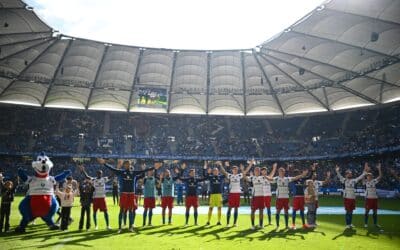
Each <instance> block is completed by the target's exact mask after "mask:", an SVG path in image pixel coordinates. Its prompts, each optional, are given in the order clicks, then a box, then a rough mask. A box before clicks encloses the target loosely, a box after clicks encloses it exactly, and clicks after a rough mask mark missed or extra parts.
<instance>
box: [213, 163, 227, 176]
mask: <svg viewBox="0 0 400 250" xmlns="http://www.w3.org/2000/svg"><path fill="white" fill-rule="evenodd" d="M216 164H217V166H219V169H220V170H221V173H222V174H223V175H225V176H226V177H228V172H226V170H225V168H224V166H223V165H222V162H220V161H217V162H216ZM225 166H226V167H229V161H226V162H225Z"/></svg>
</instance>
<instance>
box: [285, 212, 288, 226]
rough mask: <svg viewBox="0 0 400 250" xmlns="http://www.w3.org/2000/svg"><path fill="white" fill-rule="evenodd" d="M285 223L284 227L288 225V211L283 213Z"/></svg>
mask: <svg viewBox="0 0 400 250" xmlns="http://www.w3.org/2000/svg"><path fill="white" fill-rule="evenodd" d="M285 224H286V227H288V226H289V214H288V213H285Z"/></svg>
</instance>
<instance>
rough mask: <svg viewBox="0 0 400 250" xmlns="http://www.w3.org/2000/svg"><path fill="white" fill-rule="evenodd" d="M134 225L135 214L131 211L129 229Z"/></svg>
mask: <svg viewBox="0 0 400 250" xmlns="http://www.w3.org/2000/svg"><path fill="white" fill-rule="evenodd" d="M132 225H133V212H132V211H129V228H131V227H132Z"/></svg>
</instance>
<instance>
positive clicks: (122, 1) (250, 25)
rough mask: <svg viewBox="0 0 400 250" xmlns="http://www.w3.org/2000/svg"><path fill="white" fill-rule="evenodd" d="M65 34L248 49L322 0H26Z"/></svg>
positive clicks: (158, 45)
mask: <svg viewBox="0 0 400 250" xmlns="http://www.w3.org/2000/svg"><path fill="white" fill-rule="evenodd" d="M25 2H26V3H27V4H28V5H29V6H32V7H34V11H35V12H36V13H37V14H38V15H39V17H41V18H42V19H43V20H44V21H45V22H46V23H47V24H49V25H50V26H51V27H53V28H54V29H56V30H58V31H59V32H60V33H62V34H66V35H70V36H75V37H82V38H87V39H93V40H98V41H103V42H109V43H117V44H126V45H136V46H144V47H156V48H172V49H206V50H218V49H248V48H253V47H255V46H257V45H259V44H261V43H262V42H264V41H266V40H268V39H269V38H271V37H273V36H275V35H276V34H278V33H279V32H281V31H283V30H284V29H285V28H287V27H289V26H290V25H291V24H293V23H295V22H296V21H297V20H299V19H300V18H302V17H303V16H305V15H306V14H307V13H309V12H310V11H311V10H313V9H314V8H316V7H317V6H318V5H320V4H321V3H322V2H323V0H301V1H300V0H241V1H239V0H197V1H193V0H142V1H137V0H112V1H110V0H68V1H66V0H26V1H25Z"/></svg>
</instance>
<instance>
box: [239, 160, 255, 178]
mask: <svg viewBox="0 0 400 250" xmlns="http://www.w3.org/2000/svg"><path fill="white" fill-rule="evenodd" d="M253 166H254V160H251V161H250V162H249V165H247V167H246V169H244V170H242V169H240V170H242V174H243V176H245V175H246V174H247V173H248V172H249V171H250V169H251V168H252V167H253Z"/></svg>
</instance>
